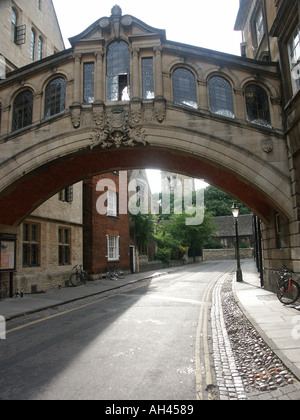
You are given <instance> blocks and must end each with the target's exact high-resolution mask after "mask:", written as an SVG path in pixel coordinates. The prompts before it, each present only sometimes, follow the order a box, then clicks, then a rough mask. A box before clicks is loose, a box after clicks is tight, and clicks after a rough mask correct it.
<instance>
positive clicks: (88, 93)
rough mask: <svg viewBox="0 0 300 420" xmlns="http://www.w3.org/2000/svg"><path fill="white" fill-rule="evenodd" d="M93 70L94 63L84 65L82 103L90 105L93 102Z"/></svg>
mask: <svg viewBox="0 0 300 420" xmlns="http://www.w3.org/2000/svg"><path fill="white" fill-rule="evenodd" d="M94 70H95V65H94V63H85V64H84V70H83V72H84V74H83V101H84V103H86V104H92V103H93V102H94V100H95V98H94V83H95V76H94Z"/></svg>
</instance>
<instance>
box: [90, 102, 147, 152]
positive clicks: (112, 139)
mask: <svg viewBox="0 0 300 420" xmlns="http://www.w3.org/2000/svg"><path fill="white" fill-rule="evenodd" d="M134 115H136V114H134ZM103 118H104V121H105V123H104V126H103V127H102V128H100V124H98V127H97V128H96V129H94V130H93V132H92V134H91V140H92V142H91V144H90V149H91V150H94V149H96V148H102V149H104V150H106V149H110V148H113V147H116V148H117V149H119V148H120V147H124V146H125V147H135V146H146V145H147V144H148V143H147V140H146V134H145V130H144V129H143V128H142V127H141V126H136V124H135V121H136V119H137V117H136V118H135V119H132V121H131V122H129V118H128V112H127V111H126V110H125V109H124V108H122V107H117V108H113V109H110V110H108V111H107V112H106V113H105V111H103ZM139 119H141V116H140V118H139ZM99 121H100V120H99Z"/></svg>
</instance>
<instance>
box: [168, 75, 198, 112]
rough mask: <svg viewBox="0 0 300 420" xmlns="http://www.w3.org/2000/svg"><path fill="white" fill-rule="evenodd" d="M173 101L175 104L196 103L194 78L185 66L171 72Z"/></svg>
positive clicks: (193, 105)
mask: <svg viewBox="0 0 300 420" xmlns="http://www.w3.org/2000/svg"><path fill="white" fill-rule="evenodd" d="M173 101H174V104H177V105H185V106H190V107H192V108H196V109H197V107H198V105H197V89H196V78H195V76H194V74H193V73H192V72H191V71H190V70H188V69H185V68H178V69H176V70H174V72H173Z"/></svg>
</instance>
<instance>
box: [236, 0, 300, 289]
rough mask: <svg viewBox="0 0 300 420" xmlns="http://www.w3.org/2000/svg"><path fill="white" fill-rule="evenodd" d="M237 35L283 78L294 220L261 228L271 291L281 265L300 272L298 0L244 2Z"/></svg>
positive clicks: (246, 51) (277, 217) (247, 52)
mask: <svg viewBox="0 0 300 420" xmlns="http://www.w3.org/2000/svg"><path fill="white" fill-rule="evenodd" d="M235 30H238V31H242V34H243V43H242V45H241V49H242V55H243V56H244V57H247V58H251V59H255V60H259V61H264V62H267V63H268V62H278V63H279V66H280V73H281V78H282V98H281V106H282V118H283V123H284V130H285V135H286V146H287V153H288V157H289V177H290V180H291V194H292V200H293V209H294V217H293V219H292V220H290V221H289V222H288V223H287V221H286V220H285V218H284V217H282V215H281V214H280V213H279V212H275V214H274V216H273V217H274V222H273V226H272V227H271V226H268V225H263V226H262V230H263V232H262V241H263V246H262V248H263V257H264V269H265V274H266V276H265V281H266V286H267V287H268V288H271V289H273V288H274V287H275V285H276V282H275V277H276V276H277V273H276V270H277V269H278V268H279V266H280V264H282V263H284V264H286V265H288V266H290V267H291V268H292V269H294V271H295V272H300V135H299V133H300V113H299V105H300V90H299V88H300V4H299V1H298V0H288V1H286V0H276V1H273V0H256V1H252V0H241V1H240V8H239V11H238V16H237V19H236V24H235ZM252 94H253V92H249V95H252ZM261 111H262V110H261Z"/></svg>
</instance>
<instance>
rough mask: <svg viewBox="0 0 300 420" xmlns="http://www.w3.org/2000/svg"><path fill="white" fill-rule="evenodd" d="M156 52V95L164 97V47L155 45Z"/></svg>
mask: <svg viewBox="0 0 300 420" xmlns="http://www.w3.org/2000/svg"><path fill="white" fill-rule="evenodd" d="M154 53H155V97H156V98H163V97H164V92H163V71H162V54H161V53H162V47H161V46H157V47H154Z"/></svg>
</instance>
